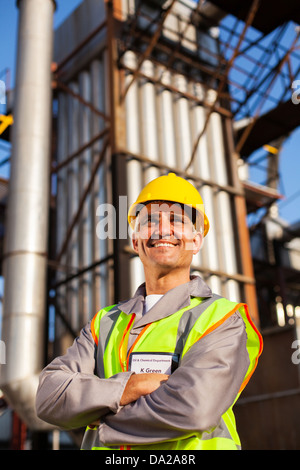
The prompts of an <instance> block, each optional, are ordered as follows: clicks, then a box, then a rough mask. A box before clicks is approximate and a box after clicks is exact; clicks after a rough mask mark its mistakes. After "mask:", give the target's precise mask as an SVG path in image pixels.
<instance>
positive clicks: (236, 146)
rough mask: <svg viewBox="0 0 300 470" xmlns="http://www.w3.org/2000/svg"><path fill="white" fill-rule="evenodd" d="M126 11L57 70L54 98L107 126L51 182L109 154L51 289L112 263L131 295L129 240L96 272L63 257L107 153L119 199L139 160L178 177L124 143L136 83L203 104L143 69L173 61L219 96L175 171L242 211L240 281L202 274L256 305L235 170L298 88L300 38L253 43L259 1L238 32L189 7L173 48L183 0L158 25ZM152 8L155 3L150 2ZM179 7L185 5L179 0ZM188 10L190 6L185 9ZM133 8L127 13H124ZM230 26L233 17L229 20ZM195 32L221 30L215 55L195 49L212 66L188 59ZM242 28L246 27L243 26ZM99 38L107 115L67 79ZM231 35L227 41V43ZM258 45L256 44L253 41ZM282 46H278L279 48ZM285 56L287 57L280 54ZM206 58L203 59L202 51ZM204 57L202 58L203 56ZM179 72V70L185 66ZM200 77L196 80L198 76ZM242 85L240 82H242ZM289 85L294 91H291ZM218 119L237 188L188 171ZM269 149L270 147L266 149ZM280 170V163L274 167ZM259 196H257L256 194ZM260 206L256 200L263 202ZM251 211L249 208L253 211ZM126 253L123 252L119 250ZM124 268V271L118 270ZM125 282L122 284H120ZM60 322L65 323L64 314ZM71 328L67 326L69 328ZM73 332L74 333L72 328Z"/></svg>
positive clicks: (164, 9)
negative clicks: (263, 123)
mask: <svg viewBox="0 0 300 470" xmlns="http://www.w3.org/2000/svg"><path fill="white" fill-rule="evenodd" d="M125 3H126V2H124V3H121V2H112V1H108V2H106V19H105V20H104V21H102V22H101V23H100V24H99V26H98V27H97V28H96V29H95V30H94V31H93V32H92V33H90V34H89V35H88V36H87V37H86V38H85V39H84V40H83V41H82V42H81V43H80V44H79V45H77V46H76V48H75V49H74V50H73V51H72V52H71V53H70V54H69V55H68V56H67V57H65V58H64V60H62V62H61V63H59V64H57V65H56V67H55V70H54V75H53V86H54V90H55V92H58V91H59V92H64V93H66V94H68V95H70V96H72V97H73V98H74V99H76V100H78V101H79V102H80V103H81V105H83V106H86V107H87V108H88V109H89V110H90V111H91V112H92V113H93V114H95V115H97V116H99V117H101V118H102V119H103V122H104V123H105V125H104V128H103V129H102V130H101V131H100V132H99V133H98V134H97V135H95V136H94V137H93V138H92V139H91V140H90V141H89V142H86V143H85V144H84V145H82V146H80V147H79V148H78V149H77V150H76V151H74V152H73V153H72V154H71V155H66V156H65V159H64V160H63V161H62V162H59V163H58V162H56V161H55V159H54V161H53V165H52V174H53V175H59V172H60V171H61V170H62V169H63V168H65V167H67V166H68V165H69V164H70V163H71V162H72V161H73V160H75V159H77V158H79V157H80V155H82V153H83V152H84V151H85V150H87V149H89V148H93V145H94V144H95V143H96V142H99V141H101V142H102V144H103V145H102V151H101V152H100V153H99V155H98V157H97V158H95V159H94V166H93V169H92V172H91V174H90V180H89V182H88V183H87V185H86V187H85V190H84V191H83V193H82V195H81V199H80V202H79V206H78V209H77V211H76V213H75V214H74V215H73V218H72V220H71V221H70V223H69V224H68V229H67V231H66V235H65V238H64V240H63V242H62V243H61V245H60V247H59V249H58V252H57V253H56V255H55V257H53V259H51V260H49V267H50V268H51V270H52V272H53V269H54V270H61V269H63V271H66V273H67V274H66V276H65V277H64V278H63V279H61V278H60V279H59V280H57V279H56V278H55V279H56V280H55V281H52V282H53V283H52V285H51V288H52V289H56V288H57V287H59V286H61V285H62V284H67V283H68V282H69V281H71V280H73V279H75V278H76V277H79V276H82V274H83V273H86V272H87V271H89V270H93V269H94V268H95V266H97V265H101V264H102V263H109V264H110V266H112V265H111V262H113V265H114V267H115V269H114V291H115V292H118V294H120V293H121V295H122V294H124V295H125V294H126V293H127V292H128V285H126V282H124V279H126V275H124V274H125V273H126V270H125V268H124V266H123V264H124V263H123V262H121V259H122V260H123V261H124V262H125V261H126V260H128V256H131V255H132V251H131V249H130V248H129V246H128V245H127V243H125V242H124V241H123V240H121V241H118V240H115V242H114V245H113V246H111V253H109V254H108V255H107V256H104V258H102V259H99V260H96V261H95V262H93V263H92V264H91V265H89V266H82V267H80V269H78V268H75V267H72V266H71V267H70V266H69V267H68V266H62V263H61V260H62V256H63V254H64V253H65V251H66V248H67V246H68V243H69V241H70V238H71V235H72V232H73V230H74V227H76V224H78V222H79V220H80V216H81V213H82V209H83V207H84V204H85V201H86V199H87V197H88V195H89V193H90V191H91V190H92V188H93V181H94V178H95V176H96V175H97V171H98V169H99V166H100V165H101V162H102V161H103V159H104V158H107V157H106V155H107V152H108V153H109V154H110V157H109V158H110V161H111V165H112V168H113V169H114V173H113V174H112V185H113V188H114V189H113V192H114V194H115V196H114V197H115V198H116V195H117V194H118V195H119V194H121V193H120V187H121V186H120V185H121V179H122V178H120V174H122V168H123V169H124V165H126V162H128V161H132V160H136V161H139V162H142V163H143V164H144V165H150V166H151V167H155V168H157V169H158V170H159V171H174V167H170V166H168V165H166V164H163V163H161V162H159V161H154V160H153V159H150V158H149V157H148V156H145V155H142V154H139V153H134V152H132V151H129V150H128V148H126V144H125V139H124V133H125V130H124V124H123V122H122V116H124V109H123V103H124V100H125V97H126V95H127V94H128V92H129V90H130V88H131V87H132V86H133V84H134V83H135V82H137V80H141V79H145V80H147V81H149V82H151V83H153V84H154V85H155V86H156V87H163V89H167V90H171V91H173V92H176V93H177V94H178V96H184V97H185V98H187V99H188V100H189V101H190V102H191V103H199V102H200V100H199V98H196V97H195V96H194V95H193V94H191V93H189V92H188V91H184V90H182V89H180V88H179V87H177V88H176V87H175V86H174V85H173V84H170V83H166V82H165V81H163V79H162V76H153V75H151V76H150V75H149V74H148V75H147V74H145V73H144V72H143V70H142V65H143V64H144V63H145V61H146V60H147V59H149V58H150V59H151V60H152V61H153V62H154V63H157V64H159V63H161V59H160V56H163V55H164V56H165V57H168V61H167V68H168V69H170V70H175V71H176V70H178V67H179V69H180V73H182V74H183V75H187V76H189V77H191V71H195V70H196V71H197V72H198V76H197V77H198V80H199V75H200V76H201V77H202V84H203V86H204V87H207V88H209V87H211V86H213V87H214V88H215V91H216V92H215V95H214V98H213V100H211V101H209V102H207V100H205V99H204V100H203V102H202V104H203V105H204V106H205V107H206V110H207V111H206V117H205V121H204V125H203V127H202V128H201V129H200V131H198V135H197V137H196V139H195V142H194V145H193V148H192V153H191V155H190V159H189V162H188V164H187V165H186V167H185V169H184V170H183V169H182V168H175V171H176V172H177V173H178V174H180V175H182V176H184V177H188V178H189V179H191V180H194V181H195V182H196V183H198V184H200V185H208V186H210V187H211V188H213V190H214V191H220V190H223V191H226V193H228V194H230V195H231V197H232V201H233V204H234V206H235V210H236V211H237V213H238V214H239V216H238V221H241V222H239V223H238V227H237V228H238V234H239V235H238V237H239V246H240V247H241V251H242V253H241V254H242V256H241V258H242V266H241V271H240V272H239V273H238V274H230V275H229V274H228V273H226V272H222V271H217V272H216V271H214V272H211V270H210V269H208V268H205V266H204V268H203V271H204V272H207V273H208V274H216V275H218V276H220V277H221V278H228V276H229V277H230V278H231V279H235V280H237V281H238V282H241V283H242V284H243V285H244V287H245V290H246V292H247V294H246V297H247V298H248V299H251V298H252V297H254V298H255V286H254V284H255V280H254V274H253V268H252V261H251V255H250V252H249V249H248V248H247V247H248V244H249V234H248V230H247V228H246V227H245V224H244V219H245V217H246V207H245V191H246V194H248V195H249V193H251V194H252V191H253V188H252V187H251V188H250V189H249V185H248V183H247V182H245V183H244V184H241V182H240V179H239V178H238V176H237V175H236V171H235V168H236V166H237V161H238V159H239V158H244V159H245V160H247V159H248V158H249V156H248V155H246V158H245V157H244V155H243V146H244V144H245V142H247V138H248V137H249V135H250V134H251V131H252V130H253V127H254V125H255V123H256V122H257V121H258V120H259V119H260V118H261V117H262V111H263V109H264V105H265V104H266V102H268V103H269V102H272V104H273V105H274V101H276V103H275V104H276V105H278V103H279V102H283V101H284V100H285V99H286V95H287V93H288V91H289V89H290V82H291V80H293V79H294V78H295V77H296V75H297V72H298V70H299V69H297V70H292V58H296V59H298V53H297V40H298V34H299V33H297V34H296V35H295V37H294V40H293V41H292V44H291V45H290V46H289V47H286V46H282V45H281V43H280V40H281V39H282V37H283V35H284V32H285V30H286V28H287V26H286V25H283V26H282V27H280V28H279V30H278V32H277V33H276V39H275V43H273V45H272V47H271V46H270V44H268V43H266V44H265V36H264V35H262V34H258V33H256V34H254V35H253V33H252V35H249V34H248V33H249V31H250V29H251V24H252V22H253V20H254V19H255V15H256V13H257V11H258V9H259V5H260V1H259V0H254V1H253V2H252V4H251V7H250V9H249V11H248V14H247V17H246V19H245V21H244V22H241V21H240V20H236V21H235V22H234V23H233V25H232V27H231V29H230V28H229V26H228V25H227V24H226V22H225V21H223V20H221V21H219V19H220V18H219V16H218V15H220V12H218V14H217V13H216V12H214V14H212V13H210V12H209V14H208V13H207V9H205V8H206V7H207V5H206V2H203V1H199V2H197V3H194V4H192V3H191V4H188V8H189V9H190V12H189V15H187V17H186V18H180V17H179V15H177V21H182V25H183V26H182V32H181V33H180V34H178V35H177V39H178V40H177V44H176V45H175V48H174V43H173V44H171V43H170V42H168V41H166V40H164V38H163V35H162V31H163V30H164V31H166V30H167V31H168V32H169V33H170V34H175V32H174V31H172V30H171V28H170V26H166V19H167V18H168V17H169V16H170V15H174V18H175V17H176V12H175V13H174V11H173V10H174V5H175V4H176V0H172V1H169V2H166V3H163V2H162V3H161V4H160V5H157V4H155V8H156V9H157V14H156V16H155V17H154V18H153V17H151V18H149V17H147V11H145V9H143V6H144V5H143V3H146V4H147V2H135V3H132V2H128V4H127V11H124V10H126V8H125V7H124V4H125ZM149 3H150V4H151V2H149ZM178 3H181V2H180V1H179V0H178ZM184 4H185V5H186V2H184ZM125 6H126V5H125ZM224 16H225V18H226V15H224ZM142 19H143V20H144V21H146V22H148V27H146V28H141V27H139V23H140V22H141V20H142ZM195 24H196V25H197V26H199V28H200V29H201V28H203V27H204V25H205V27H206V28H207V27H208V25H209V26H210V27H214V26H216V25H217V26H218V28H219V50H218V51H215V52H213V51H212V50H211V49H209V48H205V46H204V47H202V46H200V45H199V42H198V43H197V44H195V48H196V51H197V53H199V48H201V47H202V49H204V52H205V54H207V56H208V57H209V60H208V63H205V61H201V60H200V61H199V59H198V56H197V54H195V55H194V56H193V54H190V53H186V49H184V41H190V42H191V40H190V39H189V37H188V36H187V32H188V30H189V28H191V27H194V26H195ZM238 24H239V25H240V28H242V30H241V31H239V29H238V28H237V25H238ZM241 25H242V26H241ZM99 33H104V35H106V50H107V52H108V65H109V74H110V79H109V81H110V91H109V99H108V100H109V102H110V106H109V111H105V112H104V111H103V110H100V109H98V108H97V107H96V106H94V105H93V104H92V103H91V102H89V101H87V100H86V99H85V98H84V97H83V96H80V94H79V93H78V92H77V91H74V89H72V88H71V87H70V86H69V84H68V81H64V71H65V69H66V68H67V66H68V63H69V62H70V61H72V60H73V59H74V57H76V56H77V55H78V54H79V53H80V52H81V51H82V50H83V49H84V48H85V47H86V46H87V45H88V44H89V43H90V42H91V41H92V40H93V39H94V38H95V37H97V35H99ZM226 35H227V36H226ZM253 37H254V39H253ZM276 46H278V47H277V48H276ZM128 49H130V50H133V51H135V52H136V53H137V54H138V61H137V63H136V65H135V67H132V66H129V65H128V64H127V63H126V60H124V56H125V52H126V51H127V50H128ZM253 50H255V51H257V50H259V51H260V52H261V55H260V57H258V58H256V57H254V56H253V53H252V51H253ZM280 50H281V51H282V53H281V54H280V52H279V51H280ZM200 53H201V51H200ZM202 53H203V51H202ZM274 55H275V57H277V59H278V60H277V62H276V63H275V64H274V60H271V59H274ZM241 58H242V59H243V61H244V66H242V65H241V64H240V62H241V60H240V59H241ZM210 60H212V61H215V63H216V64H217V66H216V67H212V66H211V64H210V63H209V61H210ZM178 64H179V65H178ZM249 64H252V70H251V71H249ZM262 70H264V71H267V73H265V74H262V73H261V71H262ZM128 73H129V74H130V80H129V81H125V80H124V77H125V75H126V74H128ZM192 73H193V72H192ZM237 77H238V78H237ZM287 80H288V83H287ZM277 81H281V82H284V84H285V87H284V92H282V94H281V96H280V98H279V99H278V97H277V99H276V100H274V97H273V96H272V95H271V90H272V87H273V86H274V85H275V84H276V83H277ZM238 93H239V95H243V96H242V98H240V97H238V98H237V97H236V95H237V94H238ZM253 97H255V100H256V101H255V102H254V105H253V104H252V101H251V100H252V98H253ZM214 112H217V113H219V114H220V115H221V116H222V119H223V123H224V126H225V128H226V135H227V138H228V142H227V146H228V150H227V152H228V159H229V160H228V161H229V164H230V166H231V170H232V171H231V175H232V180H231V182H230V184H222V185H221V184H219V183H217V182H216V181H215V180H214V181H212V180H207V179H205V178H199V177H197V176H193V174H191V172H190V171H189V170H190V168H191V165H192V164H193V162H194V159H195V155H196V150H197V148H198V146H199V143H200V141H201V138H202V137H203V136H204V135H205V133H206V132H207V127H208V124H209V122H210V118H211V116H212V114H213V113H214ZM244 118H247V119H248V123H247V125H246V126H244V127H243V128H242V130H240V129H239V132H238V134H237V138H236V139H233V138H232V132H231V126H232V122H233V121H234V120H235V119H239V120H241V119H244ZM265 143H266V144H267V143H268V142H265ZM268 157H269V159H270V152H269V153H267V155H266V157H265V158H268ZM272 164H273V165H274V159H273V160H272ZM274 171H275V174H277V173H278V167H277V170H276V169H275V170H274V169H273V174H274ZM122 186H123V191H126V187H125V186H124V183H123V185H122ZM255 195H256V196H257V192H256V191H255ZM267 196H269V197H267V198H266V201H267V202H265V203H264V204H265V206H268V205H271V204H272V203H273V202H274V201H276V200H277V199H278V198H279V197H280V196H279V195H278V193H277V188H274V185H273V192H272V191H271V192H268V194H267ZM258 199H259V203H258V204H257V206H255V205H254V208H253V205H252V206H251V204H250V206H251V210H254V211H255V210H257V208H258V207H261V204H262V200H263V198H262V195H261V194H259V195H258ZM256 200H257V197H256ZM248 210H249V205H248ZM120 245H122V247H121V246H120ZM116 267H118V269H116ZM121 279H122V282H121ZM115 300H116V297H115V296H113V298H112V301H115ZM251 303H252V304H253V308H252V311H254V312H255V317H256V319H257V321H258V313H257V311H256V307H255V301H254V302H251V300H250V304H251ZM61 315H63V314H62V313H61ZM66 323H67V322H66ZM69 329H70V330H72V328H71V327H70V328H69Z"/></svg>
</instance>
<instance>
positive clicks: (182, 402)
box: [98, 313, 249, 445]
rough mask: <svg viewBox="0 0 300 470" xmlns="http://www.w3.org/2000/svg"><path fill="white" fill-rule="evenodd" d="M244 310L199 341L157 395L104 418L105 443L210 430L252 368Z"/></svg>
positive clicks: (156, 439)
mask: <svg viewBox="0 0 300 470" xmlns="http://www.w3.org/2000/svg"><path fill="white" fill-rule="evenodd" d="M246 341H247V339H246V331H245V326H244V322H243V320H242V318H241V317H240V315H239V313H235V314H234V315H232V316H231V317H230V318H229V319H227V320H226V322H224V324H223V325H221V326H219V327H218V328H217V329H215V330H214V331H212V332H211V333H209V334H208V335H206V336H205V337H204V338H203V339H201V340H199V341H197V342H196V343H195V344H194V345H193V346H192V347H191V348H190V350H189V351H188V352H187V353H186V354H185V355H184V357H183V359H182V362H181V364H180V365H179V367H178V369H177V370H176V371H175V372H173V374H172V375H171V376H170V377H169V379H168V381H167V382H165V383H163V384H162V385H161V386H160V387H159V388H158V389H157V390H156V391H154V392H153V393H151V394H149V395H146V396H143V397H141V398H139V399H138V400H137V401H136V402H134V403H131V404H129V405H126V406H124V407H122V408H121V409H120V410H119V411H118V413H117V414H113V413H109V414H107V415H106V416H104V417H103V419H102V420H101V424H100V426H99V429H98V432H99V433H100V434H99V438H100V441H101V442H102V443H103V444H106V445H113V444H125V445H126V444H147V443H148V444H149V443H155V442H161V441H168V440H174V439H178V438H184V437H188V436H191V435H193V434H195V432H198V433H199V432H200V433H202V432H205V431H207V432H209V431H210V430H211V429H212V428H214V427H215V426H217V425H218V424H219V422H220V419H221V416H222V414H223V413H224V412H225V411H226V410H227V409H228V408H229V407H230V406H231V405H232V404H233V402H234V400H235V398H236V396H237V394H238V392H239V389H240V386H241V384H242V382H243V379H244V376H245V374H246V372H247V369H248V366H249V356H248V352H247V349H246Z"/></svg>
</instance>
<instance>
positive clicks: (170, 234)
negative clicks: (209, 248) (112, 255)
mask: <svg viewBox="0 0 300 470" xmlns="http://www.w3.org/2000/svg"><path fill="white" fill-rule="evenodd" d="M202 238H203V237H202V235H201V234H200V233H199V232H196V231H195V229H194V226H193V223H192V221H191V219H190V218H189V216H188V215H187V214H186V213H185V212H184V210H183V208H182V207H181V206H180V205H179V204H174V203H169V202H155V203H150V204H147V205H146V206H144V207H143V208H142V210H141V211H140V213H139V215H138V217H137V220H136V228H135V232H134V234H133V239H132V242H133V248H134V250H135V251H136V252H137V253H138V255H139V257H140V259H141V261H142V263H143V265H144V268H147V267H149V268H150V269H151V268H152V269H153V268H154V267H156V268H160V269H163V270H170V269H187V270H189V268H190V265H191V262H192V259H193V255H194V254H196V253H198V251H199V250H200V248H201V244H202Z"/></svg>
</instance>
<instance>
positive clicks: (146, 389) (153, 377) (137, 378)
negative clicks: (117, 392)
mask: <svg viewBox="0 0 300 470" xmlns="http://www.w3.org/2000/svg"><path fill="white" fill-rule="evenodd" d="M168 378H169V376H168V375H166V374H133V375H131V377H130V379H129V380H128V382H127V385H126V387H125V389H124V392H123V395H122V398H121V401H120V405H122V406H123V405H128V404H129V403H132V402H133V401H136V400H137V399H138V398H140V397H141V396H143V395H148V394H149V393H152V392H154V390H156V389H157V388H158V387H160V385H161V384H162V383H163V382H166V381H167V380H168Z"/></svg>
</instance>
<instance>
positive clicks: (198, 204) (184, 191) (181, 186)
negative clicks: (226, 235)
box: [128, 173, 209, 236]
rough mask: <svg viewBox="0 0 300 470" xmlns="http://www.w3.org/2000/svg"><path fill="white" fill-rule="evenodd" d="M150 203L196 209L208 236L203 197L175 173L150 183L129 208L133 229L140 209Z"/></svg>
mask: <svg viewBox="0 0 300 470" xmlns="http://www.w3.org/2000/svg"><path fill="white" fill-rule="evenodd" d="M150 201H169V202H174V203H178V204H184V205H186V206H189V207H192V208H193V209H196V211H198V212H199V213H200V214H201V215H202V217H203V220H204V236H205V235H206V234H207V232H208V230H209V221H208V218H207V216H206V214H205V212H204V204H203V201H202V197H201V196H200V194H199V192H198V191H197V189H196V188H195V187H194V186H193V185H192V184H191V183H189V182H188V181H187V180H185V179H184V178H181V177H180V176H176V175H175V173H169V174H168V175H164V176H159V177H158V178H156V179H154V180H152V181H150V183H148V184H147V185H146V186H145V187H144V189H142V191H141V192H140V194H139V196H138V198H137V200H136V201H135V203H133V204H132V205H131V207H130V208H129V211H128V222H129V224H130V226H131V227H132V228H134V221H135V218H136V216H137V214H138V212H139V210H140V207H141V206H142V205H143V204H147V203H148V202H150ZM139 206H140V207H139Z"/></svg>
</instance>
